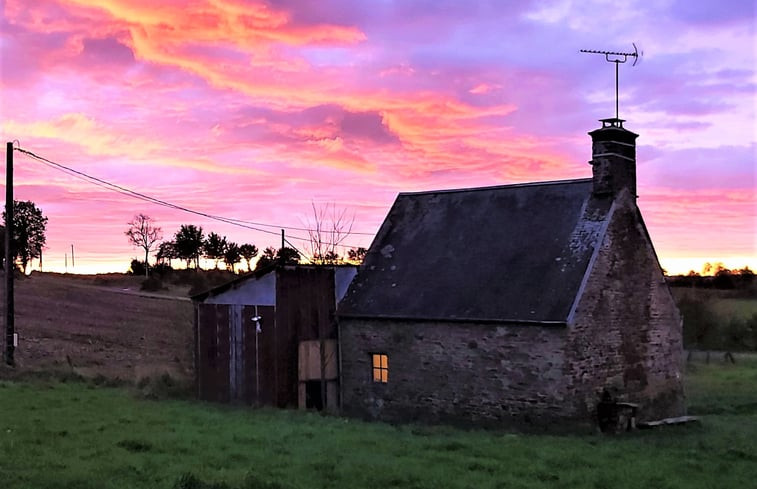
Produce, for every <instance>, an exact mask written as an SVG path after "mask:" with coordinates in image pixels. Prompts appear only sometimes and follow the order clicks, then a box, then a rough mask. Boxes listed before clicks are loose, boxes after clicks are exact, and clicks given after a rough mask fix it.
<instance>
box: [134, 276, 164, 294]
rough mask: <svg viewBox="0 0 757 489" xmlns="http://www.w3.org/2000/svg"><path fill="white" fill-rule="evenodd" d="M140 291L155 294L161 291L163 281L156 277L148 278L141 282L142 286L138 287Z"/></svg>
mask: <svg viewBox="0 0 757 489" xmlns="http://www.w3.org/2000/svg"><path fill="white" fill-rule="evenodd" d="M139 289H140V290H144V291H146V292H157V291H159V290H163V289H164V287H163V281H162V280H161V279H160V278H158V277H156V276H154V275H153V276H152V277H148V278H146V279H145V280H144V281H143V282H142V285H141V286H140V287H139Z"/></svg>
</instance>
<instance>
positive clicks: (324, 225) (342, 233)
mask: <svg viewBox="0 0 757 489" xmlns="http://www.w3.org/2000/svg"><path fill="white" fill-rule="evenodd" d="M312 206H313V221H312V222H309V223H308V224H307V228H308V239H309V240H310V242H309V243H308V251H309V252H310V261H312V262H313V263H315V264H317V265H335V264H337V263H341V262H342V261H343V260H342V258H341V257H340V256H339V253H337V248H338V247H339V246H343V245H342V243H344V240H345V239H347V238H348V237H349V235H350V233H352V225H353V224H354V223H355V216H354V215H353V216H352V217H348V216H347V209H342V210H341V211H337V209H336V206H335V205H334V204H333V203H331V204H326V205H323V206H321V207H316V205H315V203H313V204H312Z"/></svg>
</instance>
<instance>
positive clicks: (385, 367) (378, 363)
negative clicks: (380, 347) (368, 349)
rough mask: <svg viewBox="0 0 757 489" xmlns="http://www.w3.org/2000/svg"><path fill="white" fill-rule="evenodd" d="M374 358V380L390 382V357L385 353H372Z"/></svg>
mask: <svg viewBox="0 0 757 489" xmlns="http://www.w3.org/2000/svg"><path fill="white" fill-rule="evenodd" d="M371 357H372V360H373V381H374V382H378V383H381V384H386V383H387V382H389V357H388V356H387V355H384V354H383V353H373V354H371Z"/></svg>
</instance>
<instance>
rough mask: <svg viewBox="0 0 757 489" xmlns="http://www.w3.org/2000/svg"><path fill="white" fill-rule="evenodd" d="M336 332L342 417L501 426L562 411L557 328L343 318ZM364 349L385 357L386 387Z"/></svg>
mask: <svg viewBox="0 0 757 489" xmlns="http://www.w3.org/2000/svg"><path fill="white" fill-rule="evenodd" d="M339 334H340V343H341V382H342V386H341V387H342V407H343V411H344V413H345V414H347V415H352V416H357V417H363V418H368V419H381V420H385V421H395V422H396V421H401V422H408V421H421V422H431V423H437V422H451V423H458V424H459V423H468V424H471V423H472V424H477V425H491V424H497V425H500V426H501V425H511V424H518V425H543V424H545V423H548V422H549V421H552V420H555V419H558V418H560V417H561V416H562V413H563V411H564V407H565V406H564V403H565V402H566V399H565V391H566V389H565V380H564V370H565V366H564V362H565V353H564V348H563V345H564V342H565V338H566V328H565V327H564V326H551V327H544V326H538V325H532V324H529V325H501V324H499V325H498V324H475V323H457V322H432V321H429V322H415V321H410V322H407V321H387V320H363V319H344V320H342V321H341V322H340V332H339ZM371 353H386V354H387V355H388V357H389V382H388V383H387V384H382V383H375V382H373V378H372V375H371V356H370V354H371Z"/></svg>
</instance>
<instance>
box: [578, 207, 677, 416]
mask: <svg viewBox="0 0 757 489" xmlns="http://www.w3.org/2000/svg"><path fill="white" fill-rule="evenodd" d="M566 357H567V359H568V361H567V362H566V365H568V366H569V368H570V371H569V372H568V375H567V377H568V379H570V385H569V386H568V395H569V396H571V397H575V398H577V399H580V402H579V403H578V406H577V407H578V409H579V413H581V415H583V416H591V415H592V414H593V412H594V409H595V407H596V404H597V401H598V400H599V397H600V395H601V394H602V391H603V390H605V389H607V390H608V392H609V393H610V394H611V395H612V396H613V397H615V398H617V399H618V400H621V401H626V402H634V403H638V404H639V405H640V410H639V413H638V414H639V418H640V419H641V420H647V419H655V418H664V417H671V416H681V415H683V414H685V406H684V394H683V339H682V328H681V319H680V316H679V313H678V309H677V308H676V306H675V302H674V300H673V297H672V295H671V293H670V290H669V288H668V286H667V284H666V283H665V281H664V277H663V274H662V270H661V269H660V267H659V264H658V261H657V258H656V256H655V253H654V249H653V248H652V245H651V241H650V240H649V238H648V237H647V234H646V229H645V227H644V225H643V222H642V221H641V214H640V213H639V211H638V209H637V207H636V205H635V203H634V199H633V197H632V196H631V195H630V193H628V192H624V193H623V194H621V196H620V197H619V198H618V199H616V208H615V210H614V213H613V215H612V217H611V219H610V222H609V225H608V229H607V232H606V233H605V238H604V240H603V242H602V244H601V246H600V249H599V251H598V253H597V255H596V261H595V262H594V264H593V267H592V268H591V272H590V276H589V277H587V281H586V286H585V288H584V290H583V292H582V294H581V296H580V301H579V303H578V305H577V307H576V309H575V313H574V317H573V320H572V322H571V324H570V325H569V328H568V335H567V345H566Z"/></svg>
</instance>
